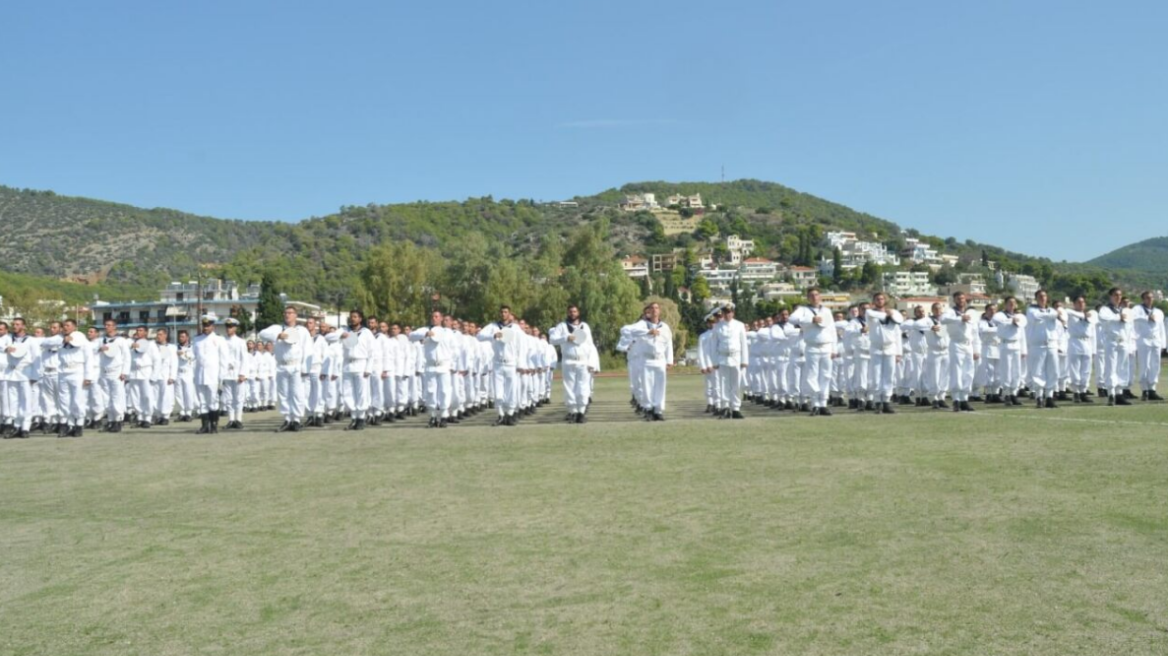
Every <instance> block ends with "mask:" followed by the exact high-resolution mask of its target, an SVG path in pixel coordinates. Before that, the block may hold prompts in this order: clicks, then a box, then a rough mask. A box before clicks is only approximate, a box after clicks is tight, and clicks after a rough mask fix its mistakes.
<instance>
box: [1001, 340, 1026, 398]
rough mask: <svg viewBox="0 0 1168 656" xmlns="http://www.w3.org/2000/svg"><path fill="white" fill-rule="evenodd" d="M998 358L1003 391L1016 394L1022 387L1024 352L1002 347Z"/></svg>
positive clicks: (1012, 394) (1008, 394) (1011, 394)
mask: <svg viewBox="0 0 1168 656" xmlns="http://www.w3.org/2000/svg"><path fill="white" fill-rule="evenodd" d="M1001 353H1002V354H1001V357H1000V358H998V380H999V381H1001V383H1002V393H1003V394H1005V395H1007V396H1014V395H1015V394H1017V393H1018V390H1020V389H1022V352H1021V351H1009V350H1006V349H1002V352H1001Z"/></svg>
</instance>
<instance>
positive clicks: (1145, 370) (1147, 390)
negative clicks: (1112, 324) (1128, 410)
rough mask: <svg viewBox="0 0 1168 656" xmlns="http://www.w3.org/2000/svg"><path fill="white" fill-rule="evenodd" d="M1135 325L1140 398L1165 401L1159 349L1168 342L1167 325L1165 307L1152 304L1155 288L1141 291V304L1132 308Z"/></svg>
mask: <svg viewBox="0 0 1168 656" xmlns="http://www.w3.org/2000/svg"><path fill="white" fill-rule="evenodd" d="M1132 326H1133V327H1134V328H1135V332H1136V360H1137V362H1138V363H1139V375H1140V391H1141V396H1140V398H1141V399H1143V400H1144V401H1163V400H1164V397H1162V396H1160V395H1159V394H1157V393H1156V384H1157V383H1158V382H1159V381H1160V352H1161V351H1163V350H1164V347H1165V346H1168V333H1166V332H1165V328H1164V311H1163V310H1161V309H1160V308H1158V307H1156V306H1154V305H1152V292H1147V291H1146V292H1144V293H1143V294H1140V304H1139V305H1137V306H1135V307H1134V308H1132Z"/></svg>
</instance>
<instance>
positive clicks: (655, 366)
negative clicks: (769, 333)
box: [626, 319, 746, 414]
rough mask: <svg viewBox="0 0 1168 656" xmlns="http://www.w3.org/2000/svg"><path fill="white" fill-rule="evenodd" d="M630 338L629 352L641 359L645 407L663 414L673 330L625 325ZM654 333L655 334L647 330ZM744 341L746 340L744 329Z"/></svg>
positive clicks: (643, 324)
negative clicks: (654, 331)
mask: <svg viewBox="0 0 1168 656" xmlns="http://www.w3.org/2000/svg"><path fill="white" fill-rule="evenodd" d="M626 327H627V328H628V334H629V336H630V337H632V338H633V345H632V347H630V349H629V350H630V352H632V351H634V350H636V351H638V352H639V353H640V356H641V358H642V365H641V380H642V383H641V386H642V393H643V395H644V397H645V405H644V408H645V410H646V411H651V412H652V413H654V414H663V413H664V412H665V382H666V372H667V370H668V368H669V367H670V366H672V365H673V331H672V330H670V329H669V326H668V325H666V324H665V322H658V323H653V322H652V321H650V320H649V319H642V320H640V321H638V322H636V323H634V324H631V325H629V326H626ZM653 330H656V331H657V334H656V335H651V334H650V331H653ZM743 339H744V340H745V339H746V335H745V330H744V331H743Z"/></svg>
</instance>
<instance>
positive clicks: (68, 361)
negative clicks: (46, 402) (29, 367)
mask: <svg viewBox="0 0 1168 656" xmlns="http://www.w3.org/2000/svg"><path fill="white" fill-rule="evenodd" d="M65 337H66V336H65V335H64V334H62V335H57V336H55V337H49V338H47V339H45V341H44V342H42V346H43V347H48V349H49V350H50V352H55V353H56V362H55V365H56V367H54V369H55V370H56V376H57V392H58V394H59V397H60V398H59V403H60V408H61V410H60V411H61V415H62V417H61V421H62V423H63V424H65V425H66V426H68V427H69V428H71V429H80V428H81V425H82V423H83V422H84V421H85V383H86V382H87V381H92V380H94V378H95V377H96V375H97V370H96V365H95V364H94V363H93V361H92V359H91V358H90V352H91V351H90V349H88V348H86V346H87V345H88V344H89V340H87V339H86V338H85V335H84V334H82V333H80V332H77V331H74V332H73V333H71V334H70V335H68V339H69V341H68V342H66V341H65ZM46 364H47V363H46ZM46 370H47V369H46Z"/></svg>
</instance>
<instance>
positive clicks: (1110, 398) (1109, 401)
mask: <svg viewBox="0 0 1168 656" xmlns="http://www.w3.org/2000/svg"><path fill="white" fill-rule="evenodd" d="M1114 405H1115V397H1114V396H1111V395H1108V396H1107V406H1108V407H1112V406H1114Z"/></svg>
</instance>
